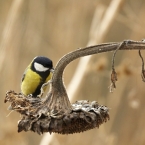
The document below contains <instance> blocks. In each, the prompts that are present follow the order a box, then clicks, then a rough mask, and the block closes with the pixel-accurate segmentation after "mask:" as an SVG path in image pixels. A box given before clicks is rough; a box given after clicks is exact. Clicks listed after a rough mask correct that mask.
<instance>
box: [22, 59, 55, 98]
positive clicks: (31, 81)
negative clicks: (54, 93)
mask: <svg viewBox="0 0 145 145" xmlns="http://www.w3.org/2000/svg"><path fill="white" fill-rule="evenodd" d="M53 71H54V69H53V63H52V61H51V60H50V59H49V58H47V57H44V56H37V57H35V58H34V59H33V60H32V62H31V63H30V64H29V66H28V67H27V68H26V70H25V72H24V74H23V77H22V82H21V92H22V94H24V95H26V96H27V95H32V97H37V96H38V95H40V93H41V87H42V85H43V84H45V83H46V82H48V81H49V80H50V79H51V77H52V73H53Z"/></svg>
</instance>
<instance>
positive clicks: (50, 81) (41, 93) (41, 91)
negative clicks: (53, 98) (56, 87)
mask: <svg viewBox="0 0 145 145" xmlns="http://www.w3.org/2000/svg"><path fill="white" fill-rule="evenodd" d="M50 83H52V80H49V81H48V82H46V83H44V84H43V85H42V87H41V90H40V94H39V95H37V97H40V98H41V97H42V96H43V94H44V89H43V88H44V87H46V86H47V85H48V84H50Z"/></svg>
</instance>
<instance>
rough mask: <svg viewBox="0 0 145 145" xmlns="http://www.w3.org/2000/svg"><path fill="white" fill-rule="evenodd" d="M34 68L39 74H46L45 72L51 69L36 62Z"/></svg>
mask: <svg viewBox="0 0 145 145" xmlns="http://www.w3.org/2000/svg"><path fill="white" fill-rule="evenodd" d="M34 67H35V69H36V70H37V71H39V72H44V71H47V70H48V69H49V68H47V67H44V66H43V65H41V64H39V63H37V62H34Z"/></svg>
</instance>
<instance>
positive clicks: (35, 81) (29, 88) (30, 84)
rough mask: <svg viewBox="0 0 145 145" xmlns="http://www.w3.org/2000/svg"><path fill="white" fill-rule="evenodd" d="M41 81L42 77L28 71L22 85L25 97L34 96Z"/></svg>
mask: <svg viewBox="0 0 145 145" xmlns="http://www.w3.org/2000/svg"><path fill="white" fill-rule="evenodd" d="M40 81H41V78H40V76H39V75H38V74H37V73H36V72H33V71H32V70H31V69H27V71H26V74H25V77H24V80H23V81H22V84H21V91H22V93H23V94H24V95H29V94H33V93H34V92H35V90H36V88H37V86H38V85H39V83H40Z"/></svg>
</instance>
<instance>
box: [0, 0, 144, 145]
mask: <svg viewBox="0 0 145 145" xmlns="http://www.w3.org/2000/svg"><path fill="white" fill-rule="evenodd" d="M144 14H145V1H144V0H78V1H76V0H69V1H68V0H61V1H60V0H37V1H36V0H27V1H26V0H6V1H3V0H0V74H1V78H0V96H1V97H0V104H1V105H0V144H1V145H20V144H21V145H29V144H34V145H35V144H40V143H41V145H45V144H51V145H54V144H55V145H68V144H69V145H74V144H75V145H79V144H83V145H96V144H97V145H106V144H107V145H128V144H129V145H144V144H145V136H144V135H145V125H144V122H145V115H144V114H145V105H144V104H145V96H144V95H145V89H144V88H145V83H144V82H142V79H141V75H140V74H141V59H140V58H139V56H138V51H118V52H117V55H116V59H115V68H116V71H117V73H118V81H117V83H116V85H117V88H116V89H115V90H114V92H113V93H110V92H109V86H110V74H111V60H112V54H113V52H107V53H102V54H98V55H94V56H93V57H91V59H90V61H89V63H88V65H87V66H86V68H87V69H86V70H87V71H85V72H84V74H83V79H82V80H81V82H80V85H79V87H78V88H77V90H76V91H75V96H73V97H71V102H72V103H73V102H75V101H76V100H82V99H86V100H90V101H93V100H96V101H98V102H99V104H102V105H106V106H108V107H109V108H110V117H111V119H110V121H108V122H107V123H105V124H102V125H101V126H100V128H99V129H98V128H95V129H92V130H90V131H86V132H84V133H80V134H73V135H58V134H55V135H54V134H53V135H49V134H45V135H42V136H39V135H38V134H36V133H33V132H21V133H17V122H18V120H20V118H21V116H20V115H19V114H18V113H16V112H12V113H11V114H10V115H8V114H9V112H10V111H8V110H7V107H8V106H9V103H7V104H4V98H5V93H6V91H7V90H15V91H16V92H20V82H21V77H22V74H23V72H24V70H25V68H26V67H27V65H28V64H29V63H30V61H31V60H32V59H33V58H34V57H35V56H38V55H43V56H47V57H49V58H50V59H52V60H53V63H54V66H55V65H56V63H57V62H58V60H59V59H60V58H61V57H62V56H63V55H64V54H66V53H68V52H70V51H73V50H75V49H77V48H80V47H85V46H87V45H89V44H91V45H93V44H99V43H105V42H118V41H123V40H126V39H133V40H142V39H143V38H144V37H145V29H144V26H145V16H144ZM142 55H143V56H144V58H145V53H144V52H143V51H142ZM78 62H79V59H78V60H76V61H74V62H72V63H71V64H70V65H69V66H68V67H67V68H66V71H65V74H64V82H65V85H66V87H67V86H68V85H69V83H70V82H71V78H72V77H73V74H74V73H75V68H77V64H78ZM76 83H77V82H76ZM69 89H70V88H69ZM68 95H69V94H68ZM44 138H45V140H47V139H51V141H45V143H44V142H43V143H42V140H44Z"/></svg>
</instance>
